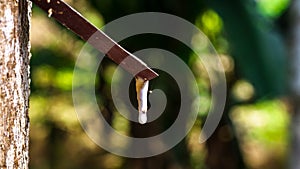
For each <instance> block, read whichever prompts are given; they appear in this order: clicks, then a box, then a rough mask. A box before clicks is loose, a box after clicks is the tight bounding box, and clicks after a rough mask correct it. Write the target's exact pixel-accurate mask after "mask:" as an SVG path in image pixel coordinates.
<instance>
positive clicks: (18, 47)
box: [0, 0, 31, 169]
mask: <svg viewBox="0 0 300 169" xmlns="http://www.w3.org/2000/svg"><path fill="white" fill-rule="evenodd" d="M30 13H31V3H30V2H28V1H26V0H18V1H17V0H0V168H1V169H2V168H9V169H12V168H14V169H15V168H18V169H19V168H22V169H23V168H28V162H29V156H28V151H29V150H28V148H29V145H28V144H29V118H28V98H29V94H30V91H29V90H30V88H29V82H30V79H29V56H30V53H29V50H30V45H29V19H30Z"/></svg>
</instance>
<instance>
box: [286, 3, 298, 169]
mask: <svg viewBox="0 0 300 169" xmlns="http://www.w3.org/2000/svg"><path fill="white" fill-rule="evenodd" d="M288 19H289V23H290V24H289V36H288V38H287V39H288V43H289V44H288V45H289V48H290V50H289V51H290V57H289V59H290V65H291V66H290V68H291V69H290V72H291V77H290V91H291V93H292V95H291V98H292V103H293V104H292V106H293V114H292V117H291V126H290V127H291V144H290V145H291V147H290V158H289V159H290V167H289V168H290V169H298V168H299V166H300V159H299V157H300V104H299V103H300V22H299V19H300V0H293V1H292V4H291V7H290V11H289V18H288Z"/></svg>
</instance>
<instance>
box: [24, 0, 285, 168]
mask: <svg viewBox="0 0 300 169" xmlns="http://www.w3.org/2000/svg"><path fill="white" fill-rule="evenodd" d="M66 2H67V3H68V4H70V5H71V6H73V7H74V8H75V9H77V10H78V11H79V12H80V13H81V14H82V15H83V16H85V17H86V18H87V19H88V20H90V21H91V22H92V23H93V24H94V25H96V26H97V27H99V28H101V27H102V26H103V25H105V23H108V22H110V21H113V20H114V19H117V18H119V17H122V16H125V15H127V14H132V13H137V12H146V11H155V12H165V13H169V14H174V15H176V16H179V17H182V18H184V19H186V20H188V21H190V22H191V23H193V24H195V25H196V26H198V27H199V28H200V29H201V30H202V31H203V32H204V33H205V34H206V35H207V36H208V38H209V39H210V41H211V42H212V43H213V45H214V47H215V48H216V50H217V51H218V53H219V55H220V57H221V59H222V62H223V64H224V68H225V73H226V77H227V90H228V92H227V93H228V98H227V102H226V107H225V111H224V115H223V118H222V120H221V123H220V124H219V126H218V128H217V130H216V131H215V133H214V135H213V136H212V137H211V138H210V139H209V140H208V141H207V142H206V143H204V144H199V143H198V137H199V133H200V130H201V127H202V125H203V122H204V120H205V118H206V115H207V112H208V109H209V106H210V105H209V103H210V84H209V83H210V82H209V78H208V76H207V74H206V73H205V69H204V67H203V66H202V65H201V63H200V62H199V61H198V60H196V59H195V56H194V55H193V53H192V52H191V51H190V50H188V49H186V47H185V46H184V45H182V44H180V43H178V42H177V41H175V40H174V39H171V38H166V37H163V36H158V35H148V34H147V35H138V36H134V37H131V38H129V39H126V40H124V41H122V42H121V45H122V46H124V47H125V48H126V49H128V50H129V51H130V52H134V51H138V50H140V49H144V48H151V47H152V48H153V47H155V48H162V49H165V50H168V51H171V52H173V53H175V54H177V55H178V56H179V57H181V59H182V60H184V61H185V62H186V63H187V64H188V65H189V66H190V68H191V69H192V70H193V72H194V74H195V75H196V77H197V82H198V87H199V92H200V93H201V95H202V96H203V97H202V98H201V103H200V105H201V108H200V112H199V115H198V118H197V121H196V123H195V125H194V127H193V128H192V130H191V132H190V133H189V134H188V136H187V137H186V138H185V139H184V140H183V141H181V142H180V144H178V145H177V146H176V147H174V148H173V149H172V150H170V151H168V152H166V153H164V154H161V155H158V156H155V157H150V158H143V159H131V158H123V157H119V156H116V155H114V154H111V153H109V152H106V151H105V150H103V149H101V148H100V147H98V146H97V145H96V144H95V143H93V142H92V141H91V140H90V139H89V138H88V136H87V135H86V134H85V133H84V131H83V129H82V128H81V126H80V124H79V122H78V120H77V115H76V113H75V110H74V107H73V102H72V76H73V75H72V73H73V68H74V64H75V61H76V58H77V56H78V55H79V52H80V50H81V48H82V46H83V45H84V43H85V42H83V41H82V40H81V39H79V38H78V37H77V36H76V35H74V34H73V33H72V32H70V31H69V30H67V29H66V28H64V27H63V26H61V25H60V24H58V23H57V22H56V21H54V19H52V18H48V16H47V13H45V12H44V11H41V10H40V9H39V8H37V7H36V6H35V5H34V6H33V15H32V25H31V44H32V50H31V51H32V58H31V79H32V82H31V97H30V119H31V132H30V134H31V138H30V146H31V147H30V156H31V160H30V168H31V169H79V168H88V169H96V168H97V169H152V168H153V169H223V168H224V169H244V168H249V169H282V168H286V166H287V157H288V148H289V130H288V127H289V121H290V115H289V106H288V104H287V102H286V97H285V96H286V93H287V90H286V87H287V84H286V82H287V71H286V68H287V61H286V59H287V52H286V50H287V49H286V45H285V41H284V35H285V33H286V32H285V31H286V30H285V29H284V28H285V25H284V24H283V23H285V22H283V21H282V18H283V19H284V17H282V16H284V15H285V12H286V10H287V9H288V6H289V3H290V2H289V0H257V1H254V0H243V1H242V0H223V1H217V0H185V1H183V0H172V1H171V0H162V1H160V0H127V1H122V0H101V1H99V0H89V1H86V0H66ZM145 39H147V40H145ZM193 45H194V46H195V48H197V43H194V44H193ZM115 68H116V65H115V64H114V63H112V62H111V61H109V60H108V59H105V60H104V61H103V63H102V64H101V68H100V69H99V78H98V82H97V89H96V90H97V93H98V94H99V96H97V97H98V99H100V100H101V103H103V105H102V107H101V108H102V109H103V112H104V114H105V116H106V117H107V121H108V122H109V123H111V124H112V125H113V126H114V127H115V128H116V129H117V130H120V131H121V132H125V133H126V134H128V135H131V136H134V137H141V136H143V134H145V133H146V134H149V135H151V132H153V131H155V130H157V129H164V128H166V127H167V126H169V125H170V124H171V123H172V122H173V120H174V118H176V114H175V115H174V113H173V114H172V112H174V111H176V106H174V105H178V102H179V101H180V100H178V99H176V98H178V97H176V95H175V96H173V95H172V94H173V93H174V92H173V88H172V87H170V84H169V83H167V82H168V80H169V79H168V78H160V79H159V80H156V81H155V83H154V84H153V85H154V87H159V88H161V89H164V90H165V92H166V95H167V96H170V97H168V102H170V104H169V105H168V106H167V109H166V111H165V112H164V114H165V115H164V116H163V117H162V118H160V120H158V121H155V122H153V124H149V125H147V126H145V127H141V126H140V125H138V124H136V123H131V122H129V121H126V120H124V119H123V118H121V117H120V115H118V112H117V110H116V109H115V107H114V105H113V102H112V100H111V95H110V82H111V74H112V72H113V71H114V70H115ZM171 86H172V85H171ZM131 90H132V89H131ZM133 90H134V89H133ZM135 104H136V103H135ZM172 104H173V105H172Z"/></svg>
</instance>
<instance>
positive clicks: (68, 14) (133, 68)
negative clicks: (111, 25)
mask: <svg viewBox="0 0 300 169" xmlns="http://www.w3.org/2000/svg"><path fill="white" fill-rule="evenodd" d="M31 1H32V2H34V3H35V4H36V5H37V6H38V7H40V8H41V9H42V10H44V11H46V12H47V13H48V16H49V17H53V18H55V19H56V20H57V21H58V22H60V23H61V24H63V25H64V26H65V27H67V28H68V29H70V30H72V31H73V32H74V33H76V34H77V35H78V36H80V37H81V38H82V39H83V40H85V41H87V42H88V43H90V44H91V45H92V46H93V47H94V48H96V49H97V50H98V51H100V52H102V53H104V54H106V55H107V56H108V57H109V58H110V59H111V60H112V61H114V62H115V63H116V64H118V65H120V66H121V67H122V68H124V69H125V70H126V71H128V72H129V73H131V74H132V75H133V76H137V77H140V78H142V79H146V80H151V79H153V78H156V77H157V76H158V74H157V73H156V72H154V71H153V70H152V69H150V68H149V67H148V66H147V65H146V64H145V63H144V62H143V61H141V60H140V59H139V58H137V57H136V56H134V55H133V54H131V53H130V52H128V51H127V50H125V49H124V48H123V47H121V46H120V45H119V44H118V43H116V42H115V41H114V40H112V39H111V38H110V37H109V36H108V35H106V34H105V33H104V32H103V31H101V30H100V29H98V28H96V27H95V26H94V25H92V24H91V23H90V22H89V21H88V20H87V19H85V18H84V17H83V16H82V15H81V14H80V13H79V12H77V11H76V10H75V9H73V8H72V7H71V6H69V5H68V4H66V3H65V2H63V1H61V0H31ZM125 58H126V59H125Z"/></svg>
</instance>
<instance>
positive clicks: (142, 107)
mask: <svg viewBox="0 0 300 169" xmlns="http://www.w3.org/2000/svg"><path fill="white" fill-rule="evenodd" d="M135 81H136V93H137V100H138V110H139V123H140V124H145V123H147V109H148V107H147V94H148V87H149V81H148V80H145V79H143V78H140V77H136V78H135Z"/></svg>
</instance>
